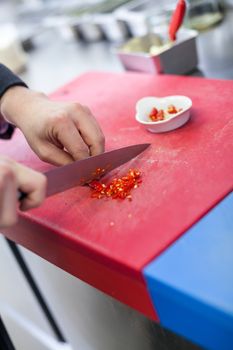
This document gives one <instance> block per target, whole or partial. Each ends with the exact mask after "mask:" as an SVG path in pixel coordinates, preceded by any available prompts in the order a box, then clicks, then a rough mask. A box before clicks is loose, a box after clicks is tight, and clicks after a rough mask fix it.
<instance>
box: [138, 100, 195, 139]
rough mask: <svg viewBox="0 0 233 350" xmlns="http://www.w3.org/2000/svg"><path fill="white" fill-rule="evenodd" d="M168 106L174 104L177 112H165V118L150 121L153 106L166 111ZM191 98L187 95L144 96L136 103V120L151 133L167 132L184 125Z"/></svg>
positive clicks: (188, 114)
mask: <svg viewBox="0 0 233 350" xmlns="http://www.w3.org/2000/svg"><path fill="white" fill-rule="evenodd" d="M169 106H174V107H175V108H176V109H177V110H178V112H177V113H175V114H169V113H166V114H165V119H163V120H158V121H152V120H150V117H149V115H150V113H151V111H152V109H153V108H156V109H157V110H158V111H159V110H163V111H167V110H168V107H169ZM191 107H192V100H191V99H190V98H189V97H187V96H167V97H144V98H142V99H140V100H139V101H138V102H137V104H136V116H135V118H136V120H137V121H138V122H139V123H140V124H142V125H144V126H145V128H146V129H147V130H148V131H150V132H153V133H161V132H167V131H171V130H174V129H177V128H179V127H180V126H182V125H184V124H185V123H186V122H187V121H188V120H189V118H190V109H191Z"/></svg>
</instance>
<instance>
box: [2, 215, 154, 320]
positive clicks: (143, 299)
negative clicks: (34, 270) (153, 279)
mask: <svg viewBox="0 0 233 350" xmlns="http://www.w3.org/2000/svg"><path fill="white" fill-rule="evenodd" d="M1 233H2V234H4V236H5V237H7V238H8V239H10V240H12V241H14V242H15V243H17V244H19V245H21V246H23V247H25V248H27V249H29V250H30V251H32V252H34V253H35V254H37V255H39V256H40V257H42V258H43V259H45V260H47V261H48V262H50V263H52V264H54V265H56V266H58V267H59V268H61V269H62V270H64V271H66V272H68V273H70V274H71V275H73V276H75V277H77V278H79V279H81V280H82V281H84V282H86V283H88V284H89V285H91V286H93V287H95V288H97V289H98V290H100V291H102V292H104V293H106V294H108V295H109V296H111V297H113V298H115V299H117V300H118V301H120V302H122V303H124V304H126V305H128V306H129V307H131V308H133V309H135V310H137V311H139V312H140V313H142V314H144V315H145V316H146V317H148V318H150V319H152V320H154V321H157V322H159V318H158V315H157V313H156V311H155V309H154V306H153V304H152V301H151V298H150V295H149V293H148V290H147V286H146V282H145V280H144V277H143V273H142V271H140V273H137V274H135V271H132V274H130V273H128V271H127V273H125V274H124V273H123V272H122V271H121V269H120V271H117V269H113V268H112V266H111V267H108V266H107V264H101V263H100V262H98V261H96V260H94V259H92V258H90V256H88V255H87V254H82V253H80V252H78V251H76V250H75V249H74V248H73V247H71V246H70V245H67V244H65V242H64V241H62V242H61V240H60V239H59V237H56V235H55V234H54V232H53V231H52V230H51V229H49V228H48V227H46V226H41V225H40V224H38V223H37V222H36V221H32V220H30V219H29V218H28V217H23V216H20V218H19V222H18V224H17V225H16V226H14V227H11V228H4V229H1Z"/></svg>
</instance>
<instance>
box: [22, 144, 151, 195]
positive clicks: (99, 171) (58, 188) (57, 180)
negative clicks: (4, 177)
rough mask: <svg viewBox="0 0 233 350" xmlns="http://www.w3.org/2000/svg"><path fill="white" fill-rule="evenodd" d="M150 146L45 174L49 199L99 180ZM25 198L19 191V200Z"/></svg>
mask: <svg viewBox="0 0 233 350" xmlns="http://www.w3.org/2000/svg"><path fill="white" fill-rule="evenodd" d="M149 145H150V144H149V143H144V144H138V145H133V146H128V147H123V148H119V149H116V150H113V151H109V152H105V153H102V154H99V155H97V156H92V157H89V158H86V159H82V160H78V161H75V162H73V163H71V164H68V165H64V166H61V167H58V168H54V169H52V170H49V171H47V172H46V173H44V174H45V175H46V177H47V180H48V184H47V197H49V196H52V195H54V194H56V193H59V192H63V191H66V190H68V189H69V188H72V187H75V186H79V185H84V184H86V183H89V182H91V181H92V180H94V179H99V178H100V177H102V176H103V175H105V174H107V173H108V172H109V171H111V170H113V169H115V168H117V167H118V166H120V165H122V164H124V163H126V162H128V161H129V160H131V159H132V158H134V157H136V156H137V155H139V154H140V153H141V152H143V151H144V150H145V149H146V148H147V147H148V146H149ZM25 196H27V194H26V193H23V192H20V191H19V200H22V199H23V198H25Z"/></svg>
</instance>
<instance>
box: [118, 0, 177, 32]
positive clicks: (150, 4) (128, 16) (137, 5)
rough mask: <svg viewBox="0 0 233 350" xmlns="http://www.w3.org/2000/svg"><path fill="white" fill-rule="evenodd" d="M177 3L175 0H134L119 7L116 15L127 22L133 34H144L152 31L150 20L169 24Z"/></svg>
mask: <svg viewBox="0 0 233 350" xmlns="http://www.w3.org/2000/svg"><path fill="white" fill-rule="evenodd" d="M175 5H176V1H175V0H166V1H164V0H157V1H155V0H133V1H131V2H129V3H128V4H126V5H124V6H121V7H120V8H118V9H117V10H116V11H115V16H116V17H117V18H118V19H119V20H121V21H123V22H125V23H126V25H127V26H128V28H129V30H130V32H131V34H132V36H142V35H145V34H147V33H148V32H149V31H150V22H153V24H154V25H155V26H160V25H162V26H164V25H167V24H168V22H169V18H170V14H171V12H172V10H173V9H174V8H175Z"/></svg>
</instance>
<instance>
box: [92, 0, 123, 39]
mask: <svg viewBox="0 0 233 350" xmlns="http://www.w3.org/2000/svg"><path fill="white" fill-rule="evenodd" d="M128 2H129V0H112V1H109V0H105V1H103V2H102V3H101V4H100V5H99V7H98V8H96V14H95V16H94V18H93V21H94V23H96V24H97V25H99V26H100V27H101V29H102V31H103V33H104V35H105V38H106V39H107V40H109V41H112V42H122V41H124V40H125V39H127V38H128V37H129V31H128V27H127V25H126V23H125V22H124V21H121V20H119V19H118V18H117V17H116V16H115V11H116V10H117V9H118V8H119V7H120V6H122V5H123V4H126V3H128Z"/></svg>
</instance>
